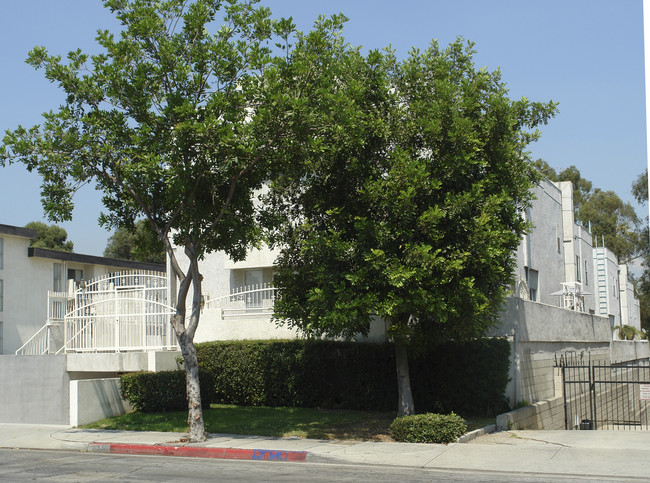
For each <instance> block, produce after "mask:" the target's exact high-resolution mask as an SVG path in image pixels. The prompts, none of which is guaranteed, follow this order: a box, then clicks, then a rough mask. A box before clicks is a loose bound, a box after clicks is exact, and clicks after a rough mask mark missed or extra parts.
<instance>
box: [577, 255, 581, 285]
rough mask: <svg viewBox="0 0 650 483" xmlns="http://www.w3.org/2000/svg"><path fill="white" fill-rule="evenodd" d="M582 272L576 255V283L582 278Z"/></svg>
mask: <svg viewBox="0 0 650 483" xmlns="http://www.w3.org/2000/svg"><path fill="white" fill-rule="evenodd" d="M581 272H582V264H581V263H580V257H579V256H578V255H576V282H580V281H581V280H582V277H581V276H580V274H581Z"/></svg>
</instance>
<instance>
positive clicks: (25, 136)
mask: <svg viewBox="0 0 650 483" xmlns="http://www.w3.org/2000/svg"><path fill="white" fill-rule="evenodd" d="M256 3H257V2H256V1H255V0H239V1H238V0H230V1H227V2H225V1H220V0H195V1H184V0H169V1H165V2H151V1H146V0H105V1H104V5H105V6H106V7H107V8H109V9H110V10H111V12H113V13H114V14H115V15H116V17H117V19H118V20H119V21H120V23H121V26H122V30H121V32H120V33H119V34H118V35H117V36H115V35H114V34H113V33H111V32H109V31H106V30H100V31H99V32H98V36H97V40H98V42H99V44H100V46H101V47H102V48H103V52H102V53H100V54H98V55H94V56H88V55H86V54H84V53H82V52H81V51H80V50H77V51H72V52H70V53H69V54H68V56H67V58H66V60H65V61H63V60H62V58H61V57H60V56H55V55H50V54H49V53H48V52H47V50H46V49H45V48H44V47H36V48H34V49H33V50H32V51H31V52H30V54H29V58H28V62H29V63H30V64H31V65H33V66H34V67H35V68H37V69H38V68H42V69H44V71H45V76H46V77H47V78H48V79H49V80H51V81H52V82H54V83H56V84H57V85H58V86H59V87H60V88H61V89H63V91H64V92H65V94H66V100H65V102H64V104H63V106H62V107H60V108H59V109H58V110H57V111H54V112H50V113H46V114H44V122H43V124H42V125H39V126H34V127H31V128H24V127H22V126H20V127H18V129H16V130H15V131H8V132H7V133H6V135H5V137H4V143H3V146H2V147H0V164H4V163H8V162H9V163H10V162H16V161H19V162H22V163H24V164H25V165H26V167H27V168H28V169H29V170H37V171H38V172H39V174H40V175H41V176H42V178H43V184H42V194H43V199H44V209H45V211H46V213H47V215H48V216H49V217H50V218H52V219H54V220H65V219H69V218H70V217H71V215H72V208H73V198H72V196H73V194H74V192H75V190H76V188H77V187H78V186H80V185H83V184H86V183H96V185H97V188H98V189H100V190H101V191H102V192H103V194H104V197H103V203H104V206H105V208H106V211H105V213H103V214H102V215H101V217H100V223H101V224H102V225H105V226H107V227H125V226H126V227H128V226H132V225H133V224H134V223H135V220H137V219H139V218H144V219H146V221H147V223H148V224H149V227H150V229H151V230H152V231H153V232H155V233H156V234H157V236H158V237H159V238H160V240H161V241H162V243H163V244H164V247H165V252H166V254H167V256H168V257H169V259H170V262H171V269H172V271H173V274H174V275H175V276H176V277H177V278H178V280H179V284H178V293H177V300H176V312H175V314H174V315H173V316H172V317H171V324H172V326H173V328H174V330H175V333H176V337H177V340H178V343H179V346H180V349H181V352H182V355H183V360H184V367H185V371H186V380H187V396H188V424H189V440H190V441H201V440H204V439H205V429H204V424H203V413H202V411H201V397H200V388H199V376H198V364H197V360H196V351H195V349H194V343H193V340H194V334H195V331H196V328H197V325H198V323H199V317H200V309H201V279H202V275H201V274H200V272H199V260H200V259H202V257H203V256H204V254H206V253H209V252H211V251H216V250H222V251H224V252H226V253H227V254H228V255H229V256H230V257H231V258H232V259H234V260H240V259H242V258H243V257H244V256H245V253H246V250H247V248H248V247H250V245H251V244H255V243H257V242H258V241H259V238H260V228H259V226H258V224H257V219H256V208H255V205H254V203H253V195H254V192H255V190H257V189H259V188H260V187H261V186H262V183H263V182H265V181H267V180H269V176H270V175H269V169H268V168H269V162H270V161H271V160H273V159H283V156H281V155H280V153H279V150H280V148H281V147H282V149H284V150H285V152H286V158H287V159H291V158H292V157H293V152H294V151H295V152H297V151H298V150H297V147H299V146H300V145H301V140H300V139H301V138H304V137H305V136H306V135H311V134H312V132H311V131H310V128H311V127H312V126H313V123H312V122H311V121H312V118H313V116H314V115H315V114H314V113H317V112H321V110H322V112H325V113H326V110H327V108H328V106H327V105H323V106H322V108H321V107H320V105H319V104H318V97H319V94H320V93H321V91H322V92H334V91H336V88H337V87H336V84H337V79H336V78H334V77H332V76H330V75H329V74H328V69H329V66H330V65H331V64H332V63H336V62H337V59H336V55H337V54H338V52H340V51H343V50H344V47H343V46H342V45H341V44H336V45H334V40H335V39H336V38H337V36H338V31H339V30H340V27H341V21H342V18H334V19H332V20H329V21H325V20H322V21H320V22H319V23H318V24H317V25H316V27H315V29H314V32H312V33H310V34H309V35H306V36H304V37H301V38H299V39H298V40H299V41H297V42H296V43H295V45H294V44H292V43H291V39H292V36H293V34H294V26H293V24H292V22H291V21H290V20H285V19H280V20H273V19H271V17H270V11H269V10H268V9H267V8H264V7H257V6H256ZM217 14H220V15H221V14H222V15H223V17H222V19H221V21H219V20H220V19H218V18H217ZM211 32H213V33H211ZM334 48H336V49H338V52H335V51H334V50H333V49H334ZM306 105H309V106H308V107H309V108H306V107H305V106H306ZM319 122H324V123H327V122H328V120H327V116H326V115H323V116H321V117H320V118H319ZM289 139H293V140H294V141H293V142H292V141H289ZM321 141H323V140H322V139H320V140H319V142H321ZM173 244H175V245H177V246H178V247H182V250H183V251H184V253H185V255H186V257H187V259H188V263H187V265H185V267H184V268H182V267H181V263H180V262H179V260H178V259H177V257H176V254H175V252H174V250H173ZM190 289H191V293H192V295H191V296H192V301H191V305H190V308H189V317H187V315H188V310H187V297H188V294H189V293H190Z"/></svg>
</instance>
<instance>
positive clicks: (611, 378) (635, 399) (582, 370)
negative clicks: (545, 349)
mask: <svg viewBox="0 0 650 483" xmlns="http://www.w3.org/2000/svg"><path fill="white" fill-rule="evenodd" d="M556 366H557V367H560V368H561V371H562V383H563V386H564V427H565V429H618V430H645V429H650V428H649V424H648V409H649V407H648V406H649V404H650V365H648V362H647V361H646V362H638V361H635V362H634V363H624V364H597V363H592V362H591V361H584V360H582V359H577V358H571V357H565V356H563V357H561V358H560V359H559V360H557V361H556Z"/></svg>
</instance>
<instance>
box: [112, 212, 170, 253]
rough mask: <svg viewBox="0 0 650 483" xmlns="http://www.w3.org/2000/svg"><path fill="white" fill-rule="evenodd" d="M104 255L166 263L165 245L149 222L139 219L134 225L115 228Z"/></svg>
mask: <svg viewBox="0 0 650 483" xmlns="http://www.w3.org/2000/svg"><path fill="white" fill-rule="evenodd" d="M104 256H105V257H111V258H121V259H123V260H136V261H138V262H151V263H165V247H164V245H163V242H162V240H160V238H159V237H158V236H157V235H156V234H155V233H153V232H152V231H151V229H150V228H149V226H148V225H147V222H146V221H145V220H138V221H137V222H136V223H135V225H133V226H132V227H126V226H120V227H117V228H116V229H115V231H114V232H113V234H112V235H111V237H110V238H109V239H108V241H107V243H106V248H105V249H104Z"/></svg>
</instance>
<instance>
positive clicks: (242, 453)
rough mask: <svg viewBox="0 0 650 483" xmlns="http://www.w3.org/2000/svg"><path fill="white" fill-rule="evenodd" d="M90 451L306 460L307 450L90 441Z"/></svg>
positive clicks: (195, 456) (268, 459) (244, 458)
mask: <svg viewBox="0 0 650 483" xmlns="http://www.w3.org/2000/svg"><path fill="white" fill-rule="evenodd" d="M88 449H89V450H90V451H95V452H97V451H102V452H107V453H115V454H138V455H157V456H185V457H188V458H221V459H231V460H267V461H305V458H306V457H307V452H306V451H282V450H278V451H276V450H268V449H242V448H206V447H203V446H162V445H151V444H123V443H90V444H89V445H88Z"/></svg>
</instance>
